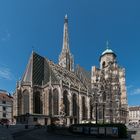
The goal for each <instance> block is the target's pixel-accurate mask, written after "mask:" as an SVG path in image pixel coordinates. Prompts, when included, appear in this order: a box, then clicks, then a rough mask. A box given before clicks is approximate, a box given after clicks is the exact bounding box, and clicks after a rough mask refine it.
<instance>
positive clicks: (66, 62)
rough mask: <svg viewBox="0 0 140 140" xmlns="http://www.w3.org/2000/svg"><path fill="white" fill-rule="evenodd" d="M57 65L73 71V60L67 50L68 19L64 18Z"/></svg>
mask: <svg viewBox="0 0 140 140" xmlns="http://www.w3.org/2000/svg"><path fill="white" fill-rule="evenodd" d="M59 65H60V66H62V67H64V68H66V69H67V70H69V71H73V70H74V59H73V56H72V55H71V53H70V49H69V35H68V17H67V15H65V18H64V30H63V45H62V51H61V54H60V55H59Z"/></svg>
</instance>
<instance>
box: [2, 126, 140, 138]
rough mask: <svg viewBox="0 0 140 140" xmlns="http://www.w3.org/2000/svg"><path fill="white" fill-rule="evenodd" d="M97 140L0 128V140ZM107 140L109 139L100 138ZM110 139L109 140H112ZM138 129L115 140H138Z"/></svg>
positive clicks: (33, 129) (66, 134)
mask: <svg viewBox="0 0 140 140" xmlns="http://www.w3.org/2000/svg"><path fill="white" fill-rule="evenodd" d="M93 139H94V140H99V138H95V137H89V136H79V135H71V134H70V133H64V134H62V133H61V134H60V133H55V134H54V133H48V132H47V131H46V128H34V127H33V126H30V127H29V129H25V127H24V125H13V126H10V127H9V128H8V129H7V128H6V127H5V126H0V140H93ZM100 139H101V140H108V139H109V138H106V139H104V138H100ZM112 139H113V138H110V139H109V140H112ZM139 139H140V128H130V130H129V138H127V139H116V138H115V140H139Z"/></svg>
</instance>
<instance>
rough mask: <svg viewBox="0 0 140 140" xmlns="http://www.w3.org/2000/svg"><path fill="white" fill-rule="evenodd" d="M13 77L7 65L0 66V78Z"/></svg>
mask: <svg viewBox="0 0 140 140" xmlns="http://www.w3.org/2000/svg"><path fill="white" fill-rule="evenodd" d="M13 78H14V76H13V74H12V72H11V70H10V69H9V68H8V67H2V66H0V79H6V80H12V79H13Z"/></svg>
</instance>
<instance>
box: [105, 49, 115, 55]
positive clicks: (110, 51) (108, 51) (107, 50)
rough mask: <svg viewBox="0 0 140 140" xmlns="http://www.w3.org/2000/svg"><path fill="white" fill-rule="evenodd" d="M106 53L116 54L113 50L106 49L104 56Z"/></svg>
mask: <svg viewBox="0 0 140 140" xmlns="http://www.w3.org/2000/svg"><path fill="white" fill-rule="evenodd" d="M106 53H114V52H113V51H112V50H111V49H108V48H107V49H106V50H105V51H104V52H103V53H102V55H104V54H106Z"/></svg>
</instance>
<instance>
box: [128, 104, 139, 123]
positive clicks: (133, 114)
mask: <svg viewBox="0 0 140 140" xmlns="http://www.w3.org/2000/svg"><path fill="white" fill-rule="evenodd" d="M129 124H140V106H130V107H129Z"/></svg>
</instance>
